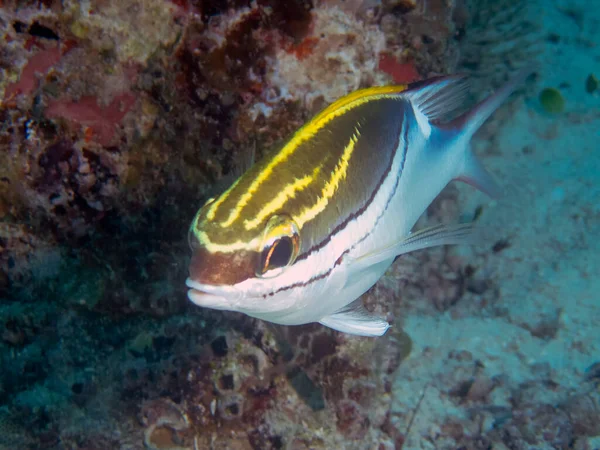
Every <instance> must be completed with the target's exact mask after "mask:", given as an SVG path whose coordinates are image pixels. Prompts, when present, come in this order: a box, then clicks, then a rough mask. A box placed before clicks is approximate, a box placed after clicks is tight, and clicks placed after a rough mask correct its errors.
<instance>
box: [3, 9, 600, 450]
mask: <svg viewBox="0 0 600 450" xmlns="http://www.w3.org/2000/svg"><path fill="white" fill-rule="evenodd" d="M0 6H1V8H0V24H1V26H0V30H2V31H1V32H0V268H1V270H0V297H1V302H0V337H1V339H0V448H2V449H40V448H44V449H114V448H128V449H136V448H140V449H142V448H150V449H261V450H262V449H284V448H287V449H342V448H343V449H378V450H379V449H381V450H387V449H399V448H413V449H418V448H438V449H455V448H468V449H490V448H493V449H506V448H510V449H526V448H561V449H567V448H575V449H594V448H599V447H600V437H599V436H600V425H599V424H600V395H599V391H598V382H599V380H600V375H599V374H600V370H599V369H598V360H597V359H595V358H597V357H598V354H599V350H600V348H599V346H600V336H598V331H597V326H595V324H597V323H598V320H599V319H600V317H599V315H600V312H599V311H600V306H599V304H598V297H597V292H598V288H599V286H598V280H597V276H596V274H597V273H600V270H599V269H600V267H599V266H600V264H599V263H598V256H597V255H598V254H600V252H599V251H598V250H600V249H599V248H598V245H599V244H598V242H600V239H598V236H599V233H600V229H599V224H600V220H598V219H599V215H598V214H599V212H598V201H597V199H598V198H600V197H599V195H600V192H599V191H598V179H597V173H600V172H599V170H600V167H599V166H600V164H599V157H598V149H597V146H596V145H595V144H594V142H597V139H598V137H599V136H598V130H600V126H599V121H600V117H599V115H598V111H599V110H600V108H598V102H599V101H600V100H599V99H598V96H597V90H595V89H591V88H590V86H591V85H592V84H591V83H590V82H589V80H590V79H591V80H594V79H595V78H596V77H597V76H600V74H598V72H597V70H598V68H597V64H596V63H595V61H597V58H598V57H599V55H598V51H597V42H598V39H599V36H598V31H597V30H598V29H600V28H599V27H598V26H597V24H598V21H600V17H599V16H598V9H597V8H591V7H590V3H589V2H586V1H585V0H578V1H575V2H563V1H561V0H552V1H548V2H541V1H535V2H526V1H524V0H523V1H517V2H514V1H507V0H506V1H505V0H502V1H492V0H456V1H451V2H449V1H442V0H382V1H377V0H346V1H341V0H321V1H318V0H314V1H304V0H293V1H289V2H287V1H286V2H279V1H270V0H259V1H254V2H249V1H230V2H225V1H208V0H207V1H187V0H173V1H167V0H137V1H132V0H125V1H117V0H109V1H95V0H92V1H90V2H75V1H65V2H59V1H53V0H46V1H10V0H9V1H2V2H0ZM529 63H535V64H537V67H538V69H537V79H536V80H535V81H534V82H532V83H530V84H529V85H528V86H527V87H526V88H525V89H524V90H522V91H521V95H520V97H519V98H517V99H516V100H515V101H513V102H511V103H510V104H508V105H505V107H503V108H502V109H501V110H500V111H499V112H498V113H497V114H496V115H495V116H494V118H493V119H492V120H491V121H490V122H489V123H488V124H487V125H485V126H484V127H483V129H482V130H481V132H480V133H479V134H478V136H477V137H476V139H475V141H474V144H473V145H474V148H475V151H476V152H477V153H478V155H479V156H480V157H481V158H482V159H483V160H484V162H485V164H486V166H488V167H490V169H491V172H493V173H495V174H497V175H498V176H499V177H498V178H499V179H500V180H501V182H502V185H503V186H505V187H507V196H506V198H505V199H504V200H503V201H500V202H499V203H496V204H494V203H492V204H489V202H487V200H484V199H483V198H482V197H479V196H475V195H472V193H470V191H469V192H468V191H467V190H464V189H462V188H460V187H457V186H454V185H452V186H450V187H449V188H448V189H446V190H445V191H444V192H443V193H442V194H441V195H440V197H439V198H438V199H437V200H436V202H435V203H434V204H433V205H432V206H431V207H430V208H429V210H428V212H427V214H426V216H425V217H424V218H423V219H422V220H421V222H420V225H427V224H435V223H439V222H449V221H458V220H459V219H466V220H468V219H470V218H471V217H474V216H476V217H477V220H478V222H479V223H482V224H484V225H490V226H491V227H492V228H493V229H494V230H498V231H497V232H496V231H495V234H494V236H495V239H494V240H492V241H491V242H489V243H488V244H487V245H484V246H482V247H479V248H473V249H471V248H466V249H465V248H460V249H459V248H440V249H436V250H428V251H424V252H420V253H416V254H414V255H410V256H406V257H402V258H401V259H400V260H399V261H397V262H396V264H395V265H394V266H393V267H392V268H391V269H390V270H389V271H388V272H387V273H386V275H385V276H384V277H383V278H382V279H381V280H380V281H379V283H377V284H376V285H375V286H374V287H373V288H372V289H371V290H370V291H369V292H367V293H366V294H365V295H364V296H363V301H364V303H365V305H366V306H367V308H368V309H369V310H370V311H372V312H375V313H377V314H378V315H380V316H386V317H387V319H388V320H389V321H390V322H392V324H393V327H392V329H391V330H390V331H388V334H387V335H386V336H385V337H383V338H380V339H369V338H360V337H352V336H348V335H344V334H341V333H338V332H334V331H331V330H328V329H326V328H324V327H321V326H318V325H308V326H302V327H288V328H286V327H279V326H269V325H266V324H265V323H264V322H261V321H259V320H255V319H251V318H248V317H246V316H241V315H239V314H235V313H227V312H219V311H210V310H206V309H201V308H197V307H195V306H194V305H191V304H189V303H188V301H187V299H186V293H185V285H184V283H183V281H184V280H185V278H186V276H187V264H188V259H189V249H188V246H187V242H186V234H187V228H188V226H189V222H190V220H191V218H192V217H193V215H194V213H195V211H196V209H197V208H198V206H199V205H201V204H202V203H203V202H204V201H206V200H207V199H208V198H209V197H211V196H213V195H216V194H219V193H220V192H222V191H223V190H224V189H225V188H226V187H227V186H228V185H229V184H230V183H231V182H232V181H233V180H234V179H235V178H236V177H237V176H238V175H239V174H240V173H241V172H242V171H243V170H244V168H245V167H247V166H248V165H249V164H250V161H253V160H254V159H257V158H259V157H260V156H262V155H263V154H264V153H265V152H266V151H267V150H268V149H270V148H273V147H276V146H277V145H278V144H281V143H282V142H283V140H284V139H285V138H286V137H287V136H289V135H290V133H292V132H294V131H295V130H297V129H298V128H299V127H300V126H301V125H302V124H303V123H304V122H306V121H307V120H308V119H309V118H310V117H311V116H312V115H314V114H315V113H316V112H318V111H319V110H320V109H322V108H323V107H324V106H326V105H327V104H329V103H331V102H332V101H334V100H335V99H337V98H339V97H341V96H343V95H345V94H347V93H349V92H351V91H354V90H356V89H358V88H362V87H369V86H374V85H384V84H391V83H406V82H410V81H415V80H417V79H422V78H427V77H429V76H432V75H437V74H447V73H455V72H468V73H471V74H472V75H473V77H472V78H473V82H472V95H473V98H472V100H473V102H475V101H476V100H477V99H478V98H481V97H483V96H485V95H486V94H488V93H489V91H491V90H493V89H494V88H496V87H498V86H499V85H500V84H502V83H503V82H504V81H505V79H506V78H507V77H508V76H509V75H510V74H511V73H513V72H514V71H515V70H517V69H518V68H519V67H520V66H522V65H524V64H529ZM594 71H596V72H594ZM544 89H552V90H553V91H552V92H559V93H560V94H561V98H562V99H563V102H564V105H563V106H562V107H561V110H560V111H557V112H556V113H552V114H549V113H548V111H547V109H548V108H547V107H545V106H544V105H543V104H541V103H539V97H540V93H542V92H543V91H544Z"/></svg>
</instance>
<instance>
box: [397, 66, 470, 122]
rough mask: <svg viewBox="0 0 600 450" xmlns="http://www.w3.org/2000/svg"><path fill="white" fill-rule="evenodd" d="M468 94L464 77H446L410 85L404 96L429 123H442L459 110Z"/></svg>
mask: <svg viewBox="0 0 600 450" xmlns="http://www.w3.org/2000/svg"><path fill="white" fill-rule="evenodd" d="M468 93H469V80H468V78H467V77H466V76H465V75H461V74H457V75H448V76H441V77H435V78H431V79H429V80H426V81H420V82H417V83H413V84H411V86H410V88H409V89H408V90H407V91H406V95H407V96H408V98H409V99H410V101H411V102H412V104H413V105H414V107H415V110H416V111H415V112H417V119H418V113H419V112H420V113H422V114H423V115H424V116H425V117H426V118H427V119H428V120H429V121H430V122H444V121H447V120H449V119H451V118H452V114H453V113H455V112H456V111H457V110H458V109H460V108H461V107H462V106H463V105H464V103H465V101H466V99H467V95H468Z"/></svg>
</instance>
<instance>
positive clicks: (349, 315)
mask: <svg viewBox="0 0 600 450" xmlns="http://www.w3.org/2000/svg"><path fill="white" fill-rule="evenodd" d="M319 323H320V324H321V325H325V326H327V327H329V328H333V329H334V330H337V331H341V332H343V333H349V334H356V335H358V336H370V337H377V336H383V335H384V334H385V332H386V331H387V330H388V329H389V328H390V325H389V323H387V322H386V321H385V320H383V319H382V318H380V317H377V316H375V315H373V314H371V313H370V312H368V311H367V310H366V309H365V307H364V306H363V303H362V300H361V299H360V298H358V299H356V300H354V301H353V302H352V303H350V304H349V305H346V306H344V307H343V308H341V309H340V310H338V311H336V312H334V313H333V314H331V315H329V316H327V317H323V318H322V319H321V320H319Z"/></svg>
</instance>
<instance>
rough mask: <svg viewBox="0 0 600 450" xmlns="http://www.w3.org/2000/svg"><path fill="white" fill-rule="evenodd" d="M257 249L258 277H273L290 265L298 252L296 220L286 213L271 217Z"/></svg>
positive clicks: (298, 239)
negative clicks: (258, 256)
mask: <svg viewBox="0 0 600 450" xmlns="http://www.w3.org/2000/svg"><path fill="white" fill-rule="evenodd" d="M259 251H260V258H259V262H258V267H257V270H256V275H257V276H258V277H260V278H271V277H275V276H277V275H279V274H280V273H282V272H283V271H284V270H285V269H286V268H287V267H289V266H291V265H292V264H293V263H294V261H296V258H297V257H298V253H299V252H300V232H299V230H298V225H296V222H294V220H293V219H292V218H291V217H289V216H286V215H276V216H273V217H271V218H270V219H269V220H268V222H267V225H266V227H265V231H264V234H263V239H262V243H261V246H260V249H259Z"/></svg>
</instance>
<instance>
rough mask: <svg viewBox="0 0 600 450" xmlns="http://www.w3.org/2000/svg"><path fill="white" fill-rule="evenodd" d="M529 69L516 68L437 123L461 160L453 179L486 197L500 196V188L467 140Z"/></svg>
mask: <svg viewBox="0 0 600 450" xmlns="http://www.w3.org/2000/svg"><path fill="white" fill-rule="evenodd" d="M531 73H532V69H525V70H521V71H519V73H518V74H517V75H516V76H514V77H513V78H512V79H511V80H510V81H509V82H508V83H506V84H505V85H504V86H502V87H501V88H500V89H498V90H497V91H496V92H494V93H493V94H492V95H490V96H489V97H487V98H486V99H484V100H483V101H481V102H480V103H479V104H477V105H476V106H475V107H474V108H473V109H471V110H469V111H467V112H466V113H464V114H462V115H460V116H459V117H457V118H456V119H454V120H452V121H450V122H448V123H444V124H438V125H437V128H438V130H439V131H440V132H441V133H442V134H443V135H444V137H443V138H444V139H447V140H448V141H454V142H455V143H456V145H457V147H459V148H460V149H461V151H462V155H461V157H460V158H461V160H460V161H458V165H457V171H456V175H455V176H454V179H455V180H460V181H463V182H465V183H468V184H470V185H472V186H473V187H475V188H477V189H479V190H481V191H483V192H484V193H486V194H487V195H489V196H490V197H493V198H497V197H500V196H501V194H502V190H501V188H500V187H499V186H498V184H497V183H496V182H495V181H494V179H493V178H492V176H491V175H490V174H489V172H488V171H487V170H486V169H485V168H484V167H483V165H482V164H481V163H480V162H479V160H478V159H477V157H476V156H475V154H474V153H473V151H472V149H471V145H470V141H471V138H472V137H473V135H474V134H475V132H476V131H477V130H478V129H479V127H481V125H483V123H484V122H485V121H486V120H487V119H488V118H489V117H490V116H491V115H492V114H493V113H494V111H496V109H498V108H499V107H500V105H502V103H504V101H506V99H507V98H508V97H509V96H510V94H512V93H513V92H514V91H515V90H516V89H517V88H518V87H519V86H520V85H522V84H523V83H524V82H525V80H526V79H527V78H528V77H529V75H531Z"/></svg>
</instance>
